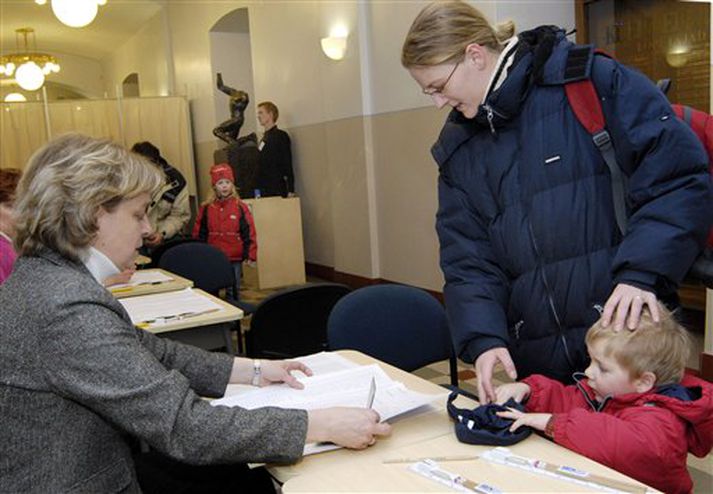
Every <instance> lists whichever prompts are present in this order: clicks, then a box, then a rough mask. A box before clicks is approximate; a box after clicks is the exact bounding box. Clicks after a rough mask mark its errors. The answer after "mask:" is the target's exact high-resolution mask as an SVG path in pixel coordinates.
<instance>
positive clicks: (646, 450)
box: [496, 307, 713, 493]
mask: <svg viewBox="0 0 713 494" xmlns="http://www.w3.org/2000/svg"><path fill="white" fill-rule="evenodd" d="M659 313H660V314H661V320H660V322H658V323H655V322H654V321H653V319H652V318H651V315H650V314H649V313H648V312H644V313H643V314H642V321H641V323H640V325H639V328H638V329H637V330H636V331H628V330H622V331H619V332H616V331H614V329H613V326H609V327H606V328H604V327H602V326H601V323H600V322H597V323H596V324H595V325H594V326H592V328H590V330H589V332H588V333H587V337H586V343H587V348H588V350H589V355H590V357H591V359H592V363H591V364H590V366H589V367H587V369H586V371H585V375H586V379H584V376H582V375H581V374H580V376H579V377H580V378H581V379H582V380H577V384H576V385H574V386H565V385H563V384H561V383H559V382H557V381H553V380H552V379H548V378H546V377H544V376H540V375H533V376H530V377H528V378H526V379H524V380H523V381H522V382H519V383H511V384H505V385H503V386H500V387H499V388H497V390H496V394H497V398H498V402H500V403H502V402H505V401H507V399H508V398H511V397H512V398H515V400H517V401H522V400H524V399H527V404H526V411H527V413H522V412H519V411H517V410H514V409H510V411H508V412H501V413H500V415H501V416H502V417H507V418H511V419H514V420H515V422H514V423H513V425H512V427H511V430H513V431H514V430H516V429H518V428H519V427H520V426H523V425H528V426H530V427H533V428H535V429H537V430H540V431H543V432H544V433H545V435H547V436H548V437H550V438H552V439H553V440H554V441H555V442H556V443H558V444H561V445H562V446H565V447H566V448H569V449H571V450H573V451H576V452H577V453H580V454H582V455H584V456H587V457H589V458H591V459H593V460H595V461H598V462H600V463H603V464H604V465H607V466H609V467H611V468H614V469H615V470H618V471H620V472H622V473H624V474H626V475H629V476H630V477H633V478H635V479H637V480H639V481H641V482H644V483H645V484H648V485H650V486H652V487H655V488H656V489H660V490H661V491H663V492H667V493H688V492H691V489H692V487H693V484H692V481H691V477H690V475H689V474H688V470H687V468H686V456H687V453H688V452H689V451H690V452H691V453H693V454H694V455H696V456H699V457H703V456H705V455H707V454H708V453H709V452H710V451H711V447H712V446H713V384H711V383H708V382H706V381H703V380H701V379H698V378H695V377H692V376H689V375H684V374H683V371H684V367H685V363H686V360H687V357H688V352H689V348H688V347H689V342H688V337H687V335H686V331H685V330H684V329H683V328H682V327H681V326H680V325H679V324H678V323H677V322H676V321H675V320H674V319H673V317H672V315H671V314H670V313H669V312H668V311H666V309H665V308H663V307H659ZM577 377H578V376H577V375H575V379H577Z"/></svg>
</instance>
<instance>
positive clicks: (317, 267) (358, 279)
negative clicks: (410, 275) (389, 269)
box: [305, 262, 443, 303]
mask: <svg viewBox="0 0 713 494" xmlns="http://www.w3.org/2000/svg"><path fill="white" fill-rule="evenodd" d="M305 272H306V273H307V276H314V277H316V278H321V279H323V280H325V281H330V282H332V283H342V284H344V285H347V286H349V287H351V288H352V289H354V290H356V289H357V288H363V287H365V286H371V285H405V284H406V283H400V282H398V281H392V280H387V279H384V278H366V277H364V276H359V275H356V274H351V273H343V272H341V271H337V270H335V269H334V268H333V267H331V266H323V265H321V264H315V263H311V262H306V263H305ZM409 286H411V285H409ZM416 288H420V289H421V290H423V291H425V292H428V293H429V294H431V295H432V296H433V297H434V298H436V300H438V301H439V302H440V303H443V293H442V292H437V291H435V290H429V289H428V288H422V287H420V286H418V287H416Z"/></svg>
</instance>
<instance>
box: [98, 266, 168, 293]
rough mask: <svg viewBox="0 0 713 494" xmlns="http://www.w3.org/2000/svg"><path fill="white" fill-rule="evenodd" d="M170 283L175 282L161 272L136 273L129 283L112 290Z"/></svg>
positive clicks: (114, 287)
mask: <svg viewBox="0 0 713 494" xmlns="http://www.w3.org/2000/svg"><path fill="white" fill-rule="evenodd" d="M168 281H173V278H172V277H170V276H168V275H166V274H164V273H162V272H160V271H152V270H147V271H136V272H135V273H134V274H133V275H132V276H131V279H130V280H129V282H128V283H118V284H116V285H111V287H110V289H111V290H116V289H117V288H128V287H133V286H138V285H151V284H156V283H166V282H168Z"/></svg>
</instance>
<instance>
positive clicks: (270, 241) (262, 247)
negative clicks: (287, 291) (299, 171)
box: [243, 197, 306, 290]
mask: <svg viewBox="0 0 713 494" xmlns="http://www.w3.org/2000/svg"><path fill="white" fill-rule="evenodd" d="M244 202H245V203H246V204H247V205H248V206H249V207H250V211H251V212H252V214H253V219H254V220H255V231H256V234H257V267H256V268H255V269H252V268H250V267H248V266H244V267H243V273H244V276H245V283H246V285H250V286H255V287H257V288H258V289H260V290H264V289H266V288H279V287H284V286H290V285H301V284H304V283H305V281H306V278H305V259H304V245H303V242H302V213H301V212H300V200H299V198H298V197H287V198H283V197H264V198H260V199H244Z"/></svg>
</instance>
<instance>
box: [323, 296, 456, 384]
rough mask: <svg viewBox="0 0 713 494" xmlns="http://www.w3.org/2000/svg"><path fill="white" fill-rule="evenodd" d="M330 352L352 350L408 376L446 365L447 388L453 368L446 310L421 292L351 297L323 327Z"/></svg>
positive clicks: (453, 361)
mask: <svg viewBox="0 0 713 494" xmlns="http://www.w3.org/2000/svg"><path fill="white" fill-rule="evenodd" d="M327 336H328V340H329V348H330V350H341V349H353V350H359V351H360V352H363V353H366V354H367V355H370V356H372V357H374V358H377V359H379V360H381V361H383V362H386V363H388V364H391V365H393V366H395V367H398V368H399V369H402V370H405V371H407V372H411V371H414V370H416V369H418V368H421V367H423V366H425V365H428V364H431V363H433V362H438V361H441V360H446V359H448V360H449V365H450V377H451V385H452V386H453V387H457V386H458V368H457V363H456V359H455V354H454V352H453V346H452V343H451V338H450V334H449V332H448V324H447V321H446V314H445V310H444V309H443V307H442V306H441V304H440V303H439V302H438V301H437V300H436V299H435V298H433V297H432V296H431V295H429V294H428V293H426V292H425V291H423V290H421V289H419V288H414V287H410V286H404V285H374V286H368V287H365V288H360V289H359V290H355V291H354V292H352V293H350V294H349V295H347V296H346V297H344V298H343V299H341V300H340V301H339V302H337V305H335V306H334V309H333V310H332V313H331V314H330V315H329V321H328V323H327Z"/></svg>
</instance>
